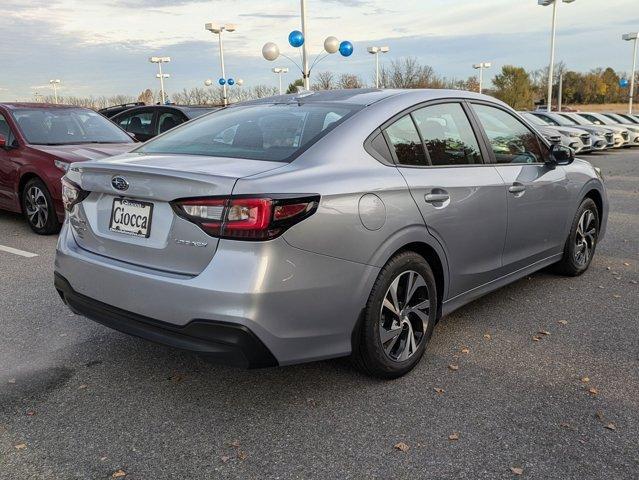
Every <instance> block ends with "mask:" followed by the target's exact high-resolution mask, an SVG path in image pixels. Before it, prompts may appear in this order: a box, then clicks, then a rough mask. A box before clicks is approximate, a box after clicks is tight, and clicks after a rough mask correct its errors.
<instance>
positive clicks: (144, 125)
mask: <svg viewBox="0 0 639 480" xmlns="http://www.w3.org/2000/svg"><path fill="white" fill-rule="evenodd" d="M152 123H153V112H138V113H133V114H129V115H125V116H124V117H123V118H121V119H120V120H118V124H119V125H120V126H121V127H122V128H124V129H125V130H126V131H127V132H129V133H133V134H138V135H151V124H152Z"/></svg>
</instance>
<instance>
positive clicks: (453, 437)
mask: <svg viewBox="0 0 639 480" xmlns="http://www.w3.org/2000/svg"><path fill="white" fill-rule="evenodd" d="M448 440H450V441H452V442H454V441H457V440H459V433H458V432H453V433H451V434H450V435H448Z"/></svg>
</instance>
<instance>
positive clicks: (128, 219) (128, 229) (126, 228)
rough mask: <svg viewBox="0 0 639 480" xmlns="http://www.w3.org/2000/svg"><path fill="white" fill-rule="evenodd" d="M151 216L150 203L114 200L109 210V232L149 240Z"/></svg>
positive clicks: (151, 205) (121, 199)
mask: <svg viewBox="0 0 639 480" xmlns="http://www.w3.org/2000/svg"><path fill="white" fill-rule="evenodd" d="M152 215H153V204H152V203H148V202H140V201H139V200H129V199H128V198H115V199H113V207H112V209H111V222H110V223H109V230H111V231H112V232H117V233H123V234H125V235H132V236H134V237H143V238H149V235H151V218H152Z"/></svg>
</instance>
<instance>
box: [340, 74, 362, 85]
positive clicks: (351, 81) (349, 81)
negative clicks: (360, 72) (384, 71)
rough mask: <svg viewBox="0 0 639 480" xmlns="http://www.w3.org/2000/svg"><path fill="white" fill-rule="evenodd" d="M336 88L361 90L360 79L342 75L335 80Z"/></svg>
mask: <svg viewBox="0 0 639 480" xmlns="http://www.w3.org/2000/svg"><path fill="white" fill-rule="evenodd" d="M337 86H338V88H362V87H363V86H364V84H363V83H362V79H361V78H359V77H358V76H357V75H354V74H352V73H343V74H341V75H340V76H339V79H338V80H337Z"/></svg>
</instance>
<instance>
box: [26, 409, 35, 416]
mask: <svg viewBox="0 0 639 480" xmlns="http://www.w3.org/2000/svg"><path fill="white" fill-rule="evenodd" d="M35 414H36V411H35V410H27V417H33V416H34V415H35Z"/></svg>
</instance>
